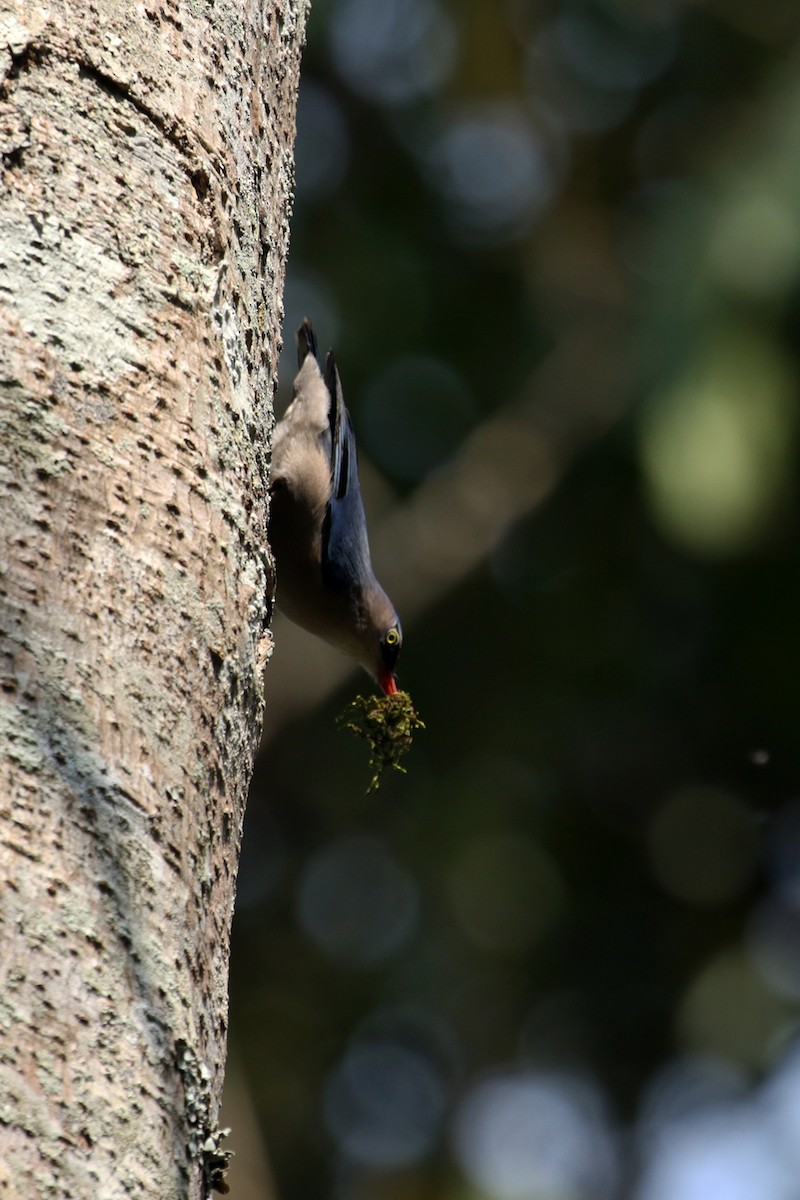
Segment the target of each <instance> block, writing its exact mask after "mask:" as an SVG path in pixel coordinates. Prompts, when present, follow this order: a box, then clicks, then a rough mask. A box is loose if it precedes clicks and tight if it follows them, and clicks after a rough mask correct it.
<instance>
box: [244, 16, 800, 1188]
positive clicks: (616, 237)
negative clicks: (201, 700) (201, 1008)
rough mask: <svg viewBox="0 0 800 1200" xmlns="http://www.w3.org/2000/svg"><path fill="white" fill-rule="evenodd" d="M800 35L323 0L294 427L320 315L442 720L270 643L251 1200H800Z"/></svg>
mask: <svg viewBox="0 0 800 1200" xmlns="http://www.w3.org/2000/svg"><path fill="white" fill-rule="evenodd" d="M799 35H800V8H799V7H798V6H797V4H796V3H795V2H794V0H759V2H758V3H754V2H753V0H695V2H693V3H688V2H686V3H683V2H681V0H638V2H634V0H548V2H545V0H541V2H536V0H529V2H527V3H526V2H523V0H505V2H502V0H494V2H492V0H450V2H449V3H447V2H446V0H326V2H323V0H315V2H314V3H313V4H312V9H311V13H310V18H309V25H308V46H307V49H306V52H305V57H304V72H303V85H302V89H301V98H300V110H299V118H298V125H299V135H298V143H297V199H296V207H295V217H294V225H293V239H292V250H291V260H290V268H289V278H288V283H287V291H286V333H285V341H286V354H285V368H286V369H285V372H284V381H283V387H282V395H281V396H280V397H279V401H278V407H279V409H280V408H282V407H283V406H285V404H286V403H287V402H288V397H289V389H290V386H291V377H292V374H293V370H294V348H293V333H294V329H295V328H296V327H297V325H298V324H299V321H300V320H301V319H302V317H303V316H304V315H308V316H309V317H311V319H312V320H313V321H314V324H315V327H316V329H317V332H318V335H319V339H320V342H321V344H322V346H323V347H326V348H327V347H328V346H329V345H334V346H335V347H336V350H337V355H338V361H339V365H340V370H341V373H342V379H343V384H344V390H345V396H346V398H347V401H348V404H349V407H350V409H351V413H352V415H353V420H354V423H355V426H356V431H357V434H358V437H359V441H360V445H361V463H362V479H363V482H364V488H365V492H366V497H367V507H368V512H369V515H370V524H371V531H372V541H373V551H374V558H375V562H376V568H377V569H378V573H379V576H380V577H381V579H382V581H383V582H384V584H385V585H386V587H387V590H388V591H389V592H390V593H391V594H392V596H393V598H394V600H395V602H396V604H397V607H398V609H399V611H400V613H401V616H402V617H403V621H404V628H405V635H406V641H405V647H404V651H403V656H402V660H401V685H402V686H403V687H405V688H407V689H408V690H409V691H410V693H411V694H412V696H413V698H414V701H415V703H416V705H417V707H418V708H419V710H420V712H421V714H422V716H423V718H424V719H425V721H426V724H427V730H426V731H425V732H424V733H423V734H420V735H419V736H418V738H417V742H416V745H415V747H414V749H413V751H412V752H411V754H410V755H409V757H408V760H407V765H408V774H407V775H405V776H400V775H396V776H393V777H392V778H391V779H390V780H388V781H387V782H386V783H385V785H384V787H383V788H382V790H381V791H380V792H379V793H378V795H377V796H369V797H368V796H365V794H364V789H365V786H366V783H367V780H368V768H367V758H366V752H365V748H364V746H363V745H361V744H359V743H358V742H356V741H355V739H352V738H350V737H349V736H348V735H345V734H342V733H337V732H336V730H335V718H336V715H337V714H338V713H339V712H340V711H341V709H342V708H343V707H344V705H345V704H346V702H347V701H348V700H349V699H350V698H351V697H352V696H353V695H354V694H355V693H356V692H357V691H358V690H361V691H366V690H368V689H369V687H370V684H369V681H368V680H367V678H366V676H363V675H355V674H352V673H350V674H348V673H347V671H348V669H347V665H346V664H345V663H344V662H343V661H342V660H340V659H338V658H337V656H335V655H333V654H332V653H330V652H328V651H327V650H326V649H325V648H324V647H319V646H318V645H316V644H315V643H314V642H313V641H312V640H311V639H310V638H308V637H306V636H305V635H302V634H300V633H297V632H296V631H294V630H292V629H291V628H290V627H288V626H286V625H282V624H280V623H279V622H276V626H275V632H276V640H277V646H276V650H275V654H274V658H273V662H272V664H271V665H270V667H269V668H268V673H267V679H266V687H267V693H268V698H269V712H268V717H267V725H266V730H265V743H264V748H263V754H262V756H261V759H260V761H259V764H258V770H257V773H256V778H255V780H254V783H253V790H252V797H251V801H250V807H249V811H248V815H247V821H246V826H245V837H244V847H243V860H242V870H241V878H240V889H239V899H238V908H237V915H236V920H235V925H234V948H233V963H232V981H231V983H232V993H231V1022H232V1039H231V1042H232V1050H231V1063H230V1079H229V1083H230V1090H229V1094H228V1098H227V1100H226V1110H225V1114H224V1117H223V1119H227V1120H228V1121H229V1122H230V1123H231V1124H232V1125H233V1132H232V1134H231V1138H230V1144H231V1146H232V1148H233V1149H234V1150H236V1151H238V1156H237V1159H236V1160H235V1161H234V1167H233V1169H232V1173H231V1182H232V1183H233V1185H234V1193H233V1194H234V1196H236V1197H237V1198H238V1200H250V1198H254V1197H259V1196H265V1197H266V1196H270V1195H272V1194H273V1191H272V1189H273V1187H274V1186H275V1184H274V1180H276V1181H277V1191H278V1193H279V1194H280V1195H281V1196H282V1197H283V1198H284V1200H306V1198H308V1200H311V1198H314V1200H319V1198H321V1197H329V1196H334V1197H338V1198H341V1200H423V1198H425V1200H473V1198H474V1200H480V1198H483V1200H616V1198H618V1197H619V1198H621V1197H626V1198H627V1197H635V1198H636V1200H751V1198H752V1200H797V1198H798V1197H800V1056H798V1054H797V1053H796V1051H795V1033H796V1029H797V1022H798V1012H799V1010H798V999H800V950H799V945H800V942H799V939H800V803H798V786H799V785H800V771H799V770H798V768H799V766H800V763H798V715H799V714H798V710H799V708H800V705H799V703H798V702H799V701H800V682H799V681H800V671H799V670H798V656H799V652H800V634H799V633H798V629H799V625H800V622H799V617H800V571H799V570H798V566H799V564H798V551H797V513H796V499H797V482H798V481H797V456H796V442H797V426H798V344H799V339H800V71H798V62H799V60H798V49H799V48H800V47H799V46H798V40H799ZM278 571H279V572H280V564H278ZM264 1147H265V1148H266V1149H264ZM267 1154H268V1156H269V1158H268V1159H267V1157H266V1156H267ZM267 1162H269V1166H267ZM271 1180H272V1181H271Z"/></svg>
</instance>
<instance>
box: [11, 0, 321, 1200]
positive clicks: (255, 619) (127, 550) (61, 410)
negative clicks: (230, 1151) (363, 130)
mask: <svg viewBox="0 0 800 1200" xmlns="http://www.w3.org/2000/svg"><path fill="white" fill-rule="evenodd" d="M304 18H305V0H194V2H192V0H143V2H141V3H133V0H84V2H83V3H80V4H77V5H76V4H74V3H72V2H71V0H49V2H48V3H47V5H38V4H34V3H32V0H17V3H15V4H12V5H11V6H10V8H9V6H8V4H7V2H6V4H5V5H0V78H1V79H2V85H1V89H0V164H1V165H2V186H1V189H0V424H1V425H2V429H1V430H0V495H1V496H2V513H3V523H2V535H0V651H2V658H1V659H0V739H1V741H0V746H1V747H2V749H1V750H0V871H1V872H2V874H1V876H0V938H1V939H2V942H1V945H2V949H0V1195H2V1196H3V1197H4V1200H10V1198H11V1197H19V1198H20V1200H34V1198H37V1200H38V1198H39V1197H67V1196H69V1197H70V1198H71V1200H76V1198H82V1197H91V1198H92V1200H98V1198H99V1200H111V1198H112V1197H126V1198H130V1197H138V1196H147V1197H152V1196H158V1197H159V1198H160V1200H166V1198H171V1197H196V1196H199V1195H202V1194H203V1193H204V1191H205V1190H206V1189H207V1187H208V1184H209V1182H214V1181H213V1180H211V1179H210V1176H211V1175H212V1174H213V1171H214V1167H215V1159H214V1154H213V1145H214V1142H213V1139H212V1141H208V1139H209V1138H210V1137H212V1135H213V1134H214V1131H215V1128H214V1118H215V1116H216V1110H217V1103H218V1100H219V1094H220V1089H221V1082H222V1070H223V1065H224V1058H225V1032H226V1012H227V974H228V972H227V957H228V935H229V927H230V919H231V911H232V905H233V893H234V882H235V873H236V866H237V858H238V847H239V835H240V829H241V822H242V815H243V809H244V804H245V798H246V794H247V787H248V782H249V778H250V769H251V766H252V762H253V758H254V755H255V751H256V748H257V745H258V738H259V732H260V727H261V717H262V707H263V697H262V668H263V665H264V661H265V659H266V656H267V654H268V651H269V646H270V641H269V634H268V631H267V623H268V619H269V612H268V604H267V597H268V596H269V594H270V591H271V571H270V564H269V560H268V556H267V551H266V535H265V526H266V482H267V469H268V458H269V433H270V428H271V420H272V414H271V398H272V392H273V385H274V375H275V366H276V362H277V350H278V340H279V332H278V331H279V325H280V318H281V293H282V286H283V271H284V261H285V255H286V249H287V239H288V220H289V208H290V196H291V176H292V166H291V161H292V149H293V139H294V110H295V99H296V89H297V76H298V63H299V52H300V43H301V38H302V32H303V24H304ZM232 1142H233V1143H234V1145H235V1131H234V1132H233V1137H232ZM204 1146H205V1150H204ZM204 1170H205V1175H206V1178H205V1180H204Z"/></svg>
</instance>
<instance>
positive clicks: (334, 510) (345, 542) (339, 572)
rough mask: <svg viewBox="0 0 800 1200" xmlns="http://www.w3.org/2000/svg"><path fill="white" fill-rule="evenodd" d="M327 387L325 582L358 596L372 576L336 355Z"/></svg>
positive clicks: (329, 364)
mask: <svg viewBox="0 0 800 1200" xmlns="http://www.w3.org/2000/svg"><path fill="white" fill-rule="evenodd" d="M325 386H326V387H327V389H328V392H329V394H330V398H331V400H330V410H329V411H330V415H329V423H330V434H331V498H330V500H329V501H328V507H327V511H326V513H325V520H324V523H323V527H322V579H323V582H324V583H325V585H326V587H329V588H331V589H332V590H333V591H337V592H357V591H359V590H361V589H362V588H364V586H365V585H366V583H367V582H368V581H369V580H370V579H371V578H372V563H371V561H370V553H369V540H368V538H367V518H366V516H365V514H364V502H363V501H362V499H361V486H360V484H359V479H358V456H357V453H356V439H355V435H354V433H353V426H352V423H351V421H350V414H349V412H348V411H347V407H346V405H345V402H344V396H343V394H342V384H341V381H340V379H339V372H338V371H337V369H336V360H335V358H334V355H333V351H331V353H330V354H329V355H328V358H327V361H326V363H325Z"/></svg>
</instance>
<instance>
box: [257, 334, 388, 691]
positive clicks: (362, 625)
mask: <svg viewBox="0 0 800 1200" xmlns="http://www.w3.org/2000/svg"><path fill="white" fill-rule="evenodd" d="M297 357H298V367H299V369H298V372H297V376H296V378H295V381H294V392H293V397H292V403H291V404H290V405H289V407H288V409H287V410H286V413H285V415H284V417H283V420H282V421H280V422H279V424H278V426H277V428H276V430H275V441H274V444H273V450H272V481H271V484H270V494H271V505H270V519H269V538H270V544H271V546H272V551H273V554H274V556H275V564H276V568H277V572H278V591H277V604H278V608H279V609H280V610H281V611H282V612H284V613H285V614H286V616H287V617H288V618H289V619H290V620H291V621H294V622H295V623H296V624H297V625H301V626H302V627H303V628H304V629H308V630H309V631H310V632H311V633H314V634H316V635H317V636H318V637H321V638H323V639H324V640H325V641H326V642H329V643H330V644H331V645H333V646H335V647H336V648H337V649H339V650H342V651H344V653H345V654H349V655H351V656H352V657H353V658H355V659H356V660H357V661H358V662H359V663H361V665H362V666H363V667H365V668H366V670H367V671H369V673H370V674H371V675H372V676H373V677H374V678H375V679H376V680H377V681H378V683H379V684H380V685H381V687H382V688H383V690H384V691H385V692H387V693H389V694H391V693H392V692H395V691H397V684H396V682H395V678H394V667H395V664H396V662H397V656H398V654H399V652H400V647H401V645H402V640H403V634H402V630H401V628H400V621H399V620H398V617H397V613H396V612H395V610H394V606H393V604H392V602H391V600H390V599H389V597H388V596H387V595H386V593H385V592H384V590H383V588H382V587H381V585H380V584H379V583H378V581H377V579H376V578H375V574H374V572H373V570H372V561H371V558H370V553H369V539H368V536H367V520H366V516H365V514H364V503H363V501H362V499H361V486H360V484H359V479H358V456H357V453H356V443H355V436H354V434H353V426H352V423H351V421H350V414H349V412H348V411H347V406H346V405H345V402H344V396H343V394H342V384H341V380H340V379H339V372H338V370H337V367H336V361H335V358H334V355H333V352H332V351H331V352H330V353H329V354H328V357H327V361H326V364H325V372H324V374H323V373H322V372H321V371H320V367H319V362H318V361H317V346H316V339H315V337H314V331H313V329H312V328H311V323H310V321H308V320H305V321H304V322H303V324H302V325H301V326H300V329H299V330H298V332H297Z"/></svg>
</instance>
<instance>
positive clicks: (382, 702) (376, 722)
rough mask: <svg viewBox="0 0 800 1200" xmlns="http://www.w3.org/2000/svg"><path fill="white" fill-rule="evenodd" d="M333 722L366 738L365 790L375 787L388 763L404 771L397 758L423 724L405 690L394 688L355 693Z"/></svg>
mask: <svg viewBox="0 0 800 1200" xmlns="http://www.w3.org/2000/svg"><path fill="white" fill-rule="evenodd" d="M336 725H337V728H339V729H349V730H350V732H351V733H354V734H356V736H357V737H361V738H364V739H365V741H367V742H369V751H370V755H369V765H370V770H371V771H372V773H373V774H372V779H371V780H370V783H369V787H368V788H367V794H369V793H370V792H376V791H377V790H378V788H379V787H380V785H381V775H382V774H383V772H384V771H386V770H388V769H389V768H390V767H391V768H392V769H393V770H395V771H402V772H403V774H405V767H401V766H400V759H401V758H402V756H403V755H404V754H405V753H406V751H407V750H410V749H411V742H412V741H413V738H414V731H415V730H416V729H424V728H425V725H424V724H423V722H422V721H421V720H420V718H419V716H418V715H417V710H416V709H415V708H414V705H413V702H412V700H411V697H410V696H409V694H408V692H394V693H393V694H392V695H391V696H383V695H381V696H356V698H355V700H353V701H352V703H350V704H348V706H347V708H346V709H345V710H344V712H343V713H341V715H340V716H339V717H338V718H337V720H336Z"/></svg>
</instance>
